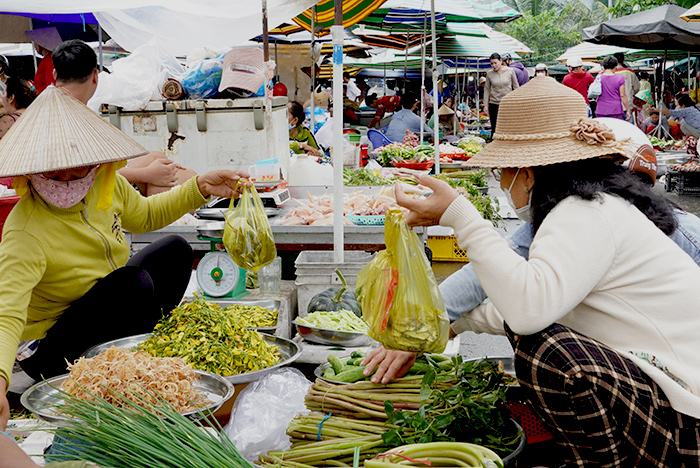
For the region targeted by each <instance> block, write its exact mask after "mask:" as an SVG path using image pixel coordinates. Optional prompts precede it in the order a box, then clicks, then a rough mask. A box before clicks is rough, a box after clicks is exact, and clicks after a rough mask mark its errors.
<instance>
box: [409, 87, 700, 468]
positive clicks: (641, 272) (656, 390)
mask: <svg viewBox="0 0 700 468" xmlns="http://www.w3.org/2000/svg"><path fill="white" fill-rule="evenodd" d="M523 109H526V112H527V115H528V118H527V119H524V118H522V116H523ZM500 110H501V121H500V123H499V131H498V133H497V134H496V136H495V138H494V141H493V143H491V144H489V145H486V147H485V148H484V149H483V150H482V151H480V152H479V154H478V155H477V156H475V157H473V158H472V159H471V160H470V161H469V164H470V166H474V167H491V168H496V169H495V174H496V175H497V178H498V179H499V180H500V184H501V188H502V189H503V190H504V192H505V193H506V197H507V199H508V201H509V203H510V204H511V206H512V207H513V209H514V210H515V212H516V214H517V215H518V217H519V218H521V219H522V220H524V221H528V222H531V223H533V226H534V231H535V235H534V239H533V243H532V246H531V248H530V254H529V259H527V260H526V259H524V258H523V257H521V256H520V255H518V254H517V253H515V252H514V251H513V250H512V249H511V248H510V247H509V245H508V243H507V241H506V240H504V239H503V238H502V237H501V236H500V235H499V234H498V233H497V232H496V231H494V230H493V227H492V225H491V223H490V222H488V221H486V220H484V219H482V218H481V216H480V215H479V212H478V211H477V209H476V208H474V206H473V205H472V204H471V203H470V202H469V201H468V199H466V198H465V197H462V196H459V194H458V193H457V192H455V191H454V190H453V189H451V188H450V186H449V185H447V184H446V183H444V182H442V181H440V180H436V179H433V178H430V177H422V178H420V179H419V182H420V183H421V184H424V185H427V186H429V187H430V188H431V189H432V190H433V194H432V195H431V196H430V197H429V198H428V199H424V200H418V199H409V198H408V197H406V196H405V195H403V193H401V191H400V190H399V189H397V201H398V202H399V204H401V205H403V206H405V207H406V208H409V209H410V210H411V212H410V213H409V214H408V215H407V217H406V219H407V221H408V222H409V224H411V225H433V224H438V223H439V224H441V225H444V226H449V227H452V228H453V230H454V232H455V234H456V236H457V240H458V242H459V245H460V247H461V248H463V249H465V250H466V252H467V255H468V256H469V259H470V260H471V263H472V265H473V266H474V271H475V272H476V274H477V275H478V277H479V280H480V282H481V285H482V286H483V288H484V290H485V291H486V293H487V295H488V297H489V299H490V302H487V303H483V304H481V305H479V306H478V307H476V308H474V309H473V310H472V311H471V312H469V313H468V315H467V316H466V321H467V328H468V329H471V330H472V331H475V332H480V333H492V334H500V335H507V336H508V338H509V339H510V341H511V344H512V345H513V348H514V350H515V370H516V374H517V377H518V380H519V381H520V385H521V388H522V389H523V392H524V393H525V395H526V396H527V399H528V402H529V403H530V405H531V406H532V407H533V408H534V409H535V410H536V411H537V413H538V414H539V415H540V416H541V417H542V418H543V420H544V421H545V423H546V425H547V427H548V429H549V430H550V432H552V433H553V434H554V435H555V440H556V441H557V442H558V443H559V444H560V445H561V446H562V448H564V449H565V453H566V455H565V458H566V461H567V462H568V463H570V464H571V466H700V354H698V352H697V330H699V329H700V314H698V304H700V290H699V289H698V287H697V285H698V284H700V269H698V267H697V265H696V264H695V262H694V261H693V260H692V258H691V257H690V256H689V255H687V254H686V253H685V252H684V251H683V250H682V249H681V248H680V247H678V245H676V244H675V243H674V242H673V241H672V240H671V239H670V238H669V237H668V234H669V233H671V232H673V231H674V230H675V229H676V221H675V219H674V216H673V207H672V206H671V204H670V203H669V202H668V201H667V200H666V199H665V198H663V197H662V196H660V195H658V194H655V193H653V192H652V191H651V189H650V187H649V186H648V185H646V184H644V183H643V182H641V181H640V180H639V179H638V178H637V177H636V176H635V175H634V174H633V173H632V172H630V171H628V170H626V169H624V168H623V167H622V165H621V164H619V162H620V160H624V159H626V158H627V157H628V155H629V154H630V151H629V147H628V146H627V143H626V142H625V141H624V140H623V141H617V140H615V134H614V133H613V131H612V130H611V129H610V128H608V127H606V126H604V125H603V124H601V123H599V122H596V121H593V120H591V119H586V118H585V117H586V112H587V111H586V102H585V100H584V99H583V97H582V96H581V95H580V94H578V93H577V92H576V91H574V90H572V89H570V88H567V87H565V86H563V85H560V84H558V83H557V82H556V81H555V80H553V79H551V78H547V77H545V78H539V79H536V80H532V81H530V82H529V83H528V84H526V85H524V86H523V87H522V88H521V89H519V90H517V91H515V92H513V93H511V94H510V95H508V96H507V97H506V98H504V100H503V102H502V104H501V109H500ZM567 466H569V465H567Z"/></svg>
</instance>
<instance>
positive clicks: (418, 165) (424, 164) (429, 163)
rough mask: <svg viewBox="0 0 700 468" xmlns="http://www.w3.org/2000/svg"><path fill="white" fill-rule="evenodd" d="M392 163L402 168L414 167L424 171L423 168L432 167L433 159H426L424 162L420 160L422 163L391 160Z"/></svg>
mask: <svg viewBox="0 0 700 468" xmlns="http://www.w3.org/2000/svg"><path fill="white" fill-rule="evenodd" d="M392 164H393V165H394V166H395V167H398V168H402V169H415V170H418V171H425V170H427V169H430V168H431V167H433V164H435V161H433V160H431V161H426V162H422V163H409V162H403V163H400V162H392Z"/></svg>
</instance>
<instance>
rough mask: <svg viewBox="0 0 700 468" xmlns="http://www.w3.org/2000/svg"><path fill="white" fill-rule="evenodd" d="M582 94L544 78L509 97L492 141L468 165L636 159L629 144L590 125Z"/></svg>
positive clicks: (603, 128)
mask: <svg viewBox="0 0 700 468" xmlns="http://www.w3.org/2000/svg"><path fill="white" fill-rule="evenodd" d="M587 116H588V111H587V108H586V101H585V100H584V99H583V96H581V94H580V93H578V92H577V91H574V90H573V89H571V88H569V87H567V86H564V85H562V84H559V83H558V82H557V81H556V80H555V79H553V78H549V77H540V78H538V79H536V80H531V81H529V82H528V83H527V84H525V85H523V86H521V87H520V88H518V89H516V90H514V91H512V92H510V93H508V94H507V95H506V96H505V97H504V98H503V99H502V100H501V103H500V106H499V109H498V126H497V127H496V133H495V134H494V135H493V141H492V142H491V143H489V144H487V145H486V146H485V147H484V148H483V149H482V150H481V151H479V152H478V153H477V154H476V155H475V156H474V157H472V158H471V159H470V160H469V165H470V166H473V167H534V166H546V165H550V164H556V163H563V162H571V161H580V160H582V159H590V158H598V157H611V158H616V159H617V158H620V159H627V158H629V157H631V156H632V154H631V152H630V150H629V148H628V145H627V144H626V143H627V142H624V141H618V140H616V139H615V134H614V133H613V132H612V130H610V128H608V127H606V126H605V125H603V124H601V123H599V122H596V121H595V120H593V119H589V118H588V117H587Z"/></svg>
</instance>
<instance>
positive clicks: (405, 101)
mask: <svg viewBox="0 0 700 468" xmlns="http://www.w3.org/2000/svg"><path fill="white" fill-rule="evenodd" d="M416 107H420V103H419V102H418V99H417V96H415V95H413V94H405V95H403V96H402V97H401V110H400V111H398V112H394V115H393V116H392V117H391V122H389V126H388V127H387V129H386V132H385V135H386V137H387V138H388V139H390V140H391V141H398V142H400V141H402V140H403V137H405V136H406V132H411V133H416V134H419V135H420V127H421V118H420V117H419V116H418V115H416V113H415V111H416ZM423 131H424V132H426V133H427V134H432V133H433V130H432V129H431V128H430V127H429V126H428V125H423Z"/></svg>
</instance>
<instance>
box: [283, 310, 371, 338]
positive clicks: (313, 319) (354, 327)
mask: <svg viewBox="0 0 700 468" xmlns="http://www.w3.org/2000/svg"><path fill="white" fill-rule="evenodd" d="M296 322H297V323H298V324H299V325H306V326H307V327H314V328H325V329H327V330H338V331H348V332H356V333H367V330H368V327H367V324H366V323H365V322H364V321H363V320H362V319H361V318H360V317H358V316H357V315H355V313H354V312H351V311H349V310H346V309H340V310H331V311H319V312H312V313H310V314H308V315H307V316H306V317H297V319H296Z"/></svg>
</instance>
